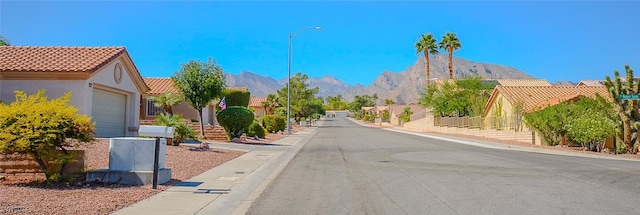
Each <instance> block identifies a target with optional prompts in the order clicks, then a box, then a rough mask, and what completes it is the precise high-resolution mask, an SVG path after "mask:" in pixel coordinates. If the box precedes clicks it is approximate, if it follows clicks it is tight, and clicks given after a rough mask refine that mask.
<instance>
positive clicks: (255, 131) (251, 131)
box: [246, 120, 266, 138]
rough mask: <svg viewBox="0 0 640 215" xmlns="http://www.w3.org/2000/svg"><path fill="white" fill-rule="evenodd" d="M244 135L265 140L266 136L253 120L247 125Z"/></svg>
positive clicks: (258, 124)
mask: <svg viewBox="0 0 640 215" xmlns="http://www.w3.org/2000/svg"><path fill="white" fill-rule="evenodd" d="M246 133H247V136H249V137H253V136H258V137H259V138H265V136H266V134H265V132H264V128H262V126H261V125H260V123H258V121H256V120H253V122H252V123H251V125H249V128H247V131H246Z"/></svg>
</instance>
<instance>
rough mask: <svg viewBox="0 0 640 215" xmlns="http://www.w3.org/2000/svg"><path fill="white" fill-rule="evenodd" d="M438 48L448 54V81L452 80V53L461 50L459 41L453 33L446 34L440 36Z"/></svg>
mask: <svg viewBox="0 0 640 215" xmlns="http://www.w3.org/2000/svg"><path fill="white" fill-rule="evenodd" d="M440 48H441V49H444V50H447V51H448V52H449V79H453V51H455V50H458V49H459V48H462V45H461V44H460V39H458V37H457V36H456V34H455V33H451V32H447V33H446V34H444V36H442V40H441V41H440Z"/></svg>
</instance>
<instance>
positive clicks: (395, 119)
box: [388, 104, 427, 125]
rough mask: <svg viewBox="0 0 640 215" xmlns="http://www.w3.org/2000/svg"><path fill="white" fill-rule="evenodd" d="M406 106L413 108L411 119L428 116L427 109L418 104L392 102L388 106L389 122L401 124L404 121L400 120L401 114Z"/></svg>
mask: <svg viewBox="0 0 640 215" xmlns="http://www.w3.org/2000/svg"><path fill="white" fill-rule="evenodd" d="M405 107H409V108H410V109H411V112H413V114H411V116H409V121H415V120H418V119H422V118H425V117H426V114H427V109H426V108H424V107H422V106H420V105H417V104H406V105H403V104H390V105H389V106H388V111H389V123H391V124H392V125H401V124H402V123H401V122H400V115H401V114H402V111H404V108H405Z"/></svg>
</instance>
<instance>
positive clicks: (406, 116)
mask: <svg viewBox="0 0 640 215" xmlns="http://www.w3.org/2000/svg"><path fill="white" fill-rule="evenodd" d="M411 115H413V111H411V107H404V109H402V113H401V114H400V116H398V120H400V122H401V123H405V122H409V120H411Z"/></svg>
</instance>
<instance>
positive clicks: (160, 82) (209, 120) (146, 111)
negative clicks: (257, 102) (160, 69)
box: [140, 78, 248, 125]
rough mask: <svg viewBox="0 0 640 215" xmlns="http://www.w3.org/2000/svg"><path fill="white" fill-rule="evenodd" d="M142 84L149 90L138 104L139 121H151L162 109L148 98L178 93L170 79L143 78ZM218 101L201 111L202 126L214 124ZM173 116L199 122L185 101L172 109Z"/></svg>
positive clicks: (239, 88) (196, 115)
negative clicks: (139, 109) (179, 115)
mask: <svg viewBox="0 0 640 215" xmlns="http://www.w3.org/2000/svg"><path fill="white" fill-rule="evenodd" d="M143 80H144V82H145V83H147V85H148V86H149V88H150V90H149V92H148V93H147V94H145V95H143V97H142V99H141V103H140V107H141V112H140V119H142V120H153V119H155V117H156V116H157V115H159V114H160V113H162V109H160V108H158V107H156V106H155V105H154V104H155V101H153V100H149V99H148V97H149V96H158V95H162V94H164V93H168V92H171V93H173V94H175V95H178V94H179V93H180V92H179V91H178V89H177V88H176V87H175V86H174V83H173V80H172V79H171V78H143ZM227 89H234V90H247V91H248V89H247V88H246V87H227ZM217 103H218V100H215V101H212V102H211V104H209V105H208V106H207V107H205V108H204V109H203V110H202V122H203V124H205V125H206V124H211V125H213V124H215V123H214V121H215V116H214V113H215V110H216V108H219V107H216V104H217ZM172 110H173V113H174V114H181V115H182V116H183V117H184V118H185V119H193V120H198V121H199V120H200V117H199V115H198V111H197V110H195V109H193V108H192V107H191V105H189V103H187V102H186V101H183V102H181V103H180V104H177V105H175V106H173V107H172Z"/></svg>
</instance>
